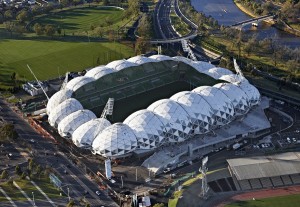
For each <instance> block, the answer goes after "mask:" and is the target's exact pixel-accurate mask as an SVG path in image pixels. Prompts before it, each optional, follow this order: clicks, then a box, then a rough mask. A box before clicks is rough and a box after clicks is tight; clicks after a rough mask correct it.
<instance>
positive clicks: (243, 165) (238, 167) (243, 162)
mask: <svg viewBox="0 0 300 207" xmlns="http://www.w3.org/2000/svg"><path fill="white" fill-rule="evenodd" d="M227 162H228V164H229V167H230V169H231V171H232V173H233V174H234V175H235V176H236V178H237V179H238V180H246V179H255V178H263V177H274V176H280V175H291V174H299V173H300V152H287V153H282V154H277V155H270V156H257V157H246V158H237V159H228V160H227Z"/></svg>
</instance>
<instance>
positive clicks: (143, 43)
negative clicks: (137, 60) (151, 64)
mask: <svg viewBox="0 0 300 207" xmlns="http://www.w3.org/2000/svg"><path fill="white" fill-rule="evenodd" d="M149 48H150V43H149V40H148V39H146V38H144V37H140V38H138V39H137V41H136V43H135V53H136V54H137V55H140V54H145V53H146V52H147V51H148V50H149Z"/></svg>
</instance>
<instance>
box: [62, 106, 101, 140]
mask: <svg viewBox="0 0 300 207" xmlns="http://www.w3.org/2000/svg"><path fill="white" fill-rule="evenodd" d="M96 118H97V117H96V115H95V114H94V113H93V112H91V111H90V110H86V109H84V110H78V111H75V112H73V113H71V114H69V115H68V116H66V117H65V118H64V119H63V120H61V122H60V123H59V124H58V127H57V129H58V133H59V134H60V136H62V137H66V138H70V137H72V134H73V132H74V131H75V130H76V129H77V128H78V127H79V126H80V125H82V124H84V123H86V122H88V121H90V120H92V119H96Z"/></svg>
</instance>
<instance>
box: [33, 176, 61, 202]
mask: <svg viewBox="0 0 300 207" xmlns="http://www.w3.org/2000/svg"><path fill="white" fill-rule="evenodd" d="M30 182H31V183H32V185H34V186H35V187H36V189H38V191H40V193H41V194H42V195H43V196H44V197H45V198H46V199H47V200H48V202H49V203H50V204H51V205H52V206H53V207H56V205H55V203H54V202H53V201H52V200H51V199H50V198H49V197H48V196H47V195H46V193H45V192H44V191H43V190H42V189H41V188H40V187H39V186H38V185H37V184H36V183H35V182H34V181H32V180H31V181H30Z"/></svg>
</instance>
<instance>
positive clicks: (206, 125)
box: [170, 91, 214, 134]
mask: <svg viewBox="0 0 300 207" xmlns="http://www.w3.org/2000/svg"><path fill="white" fill-rule="evenodd" d="M170 99H171V100H173V101H176V102H178V103H179V104H180V105H181V106H182V107H183V108H184V110H185V111H186V112H187V113H188V114H189V116H190V120H191V123H192V126H193V129H194V133H195V134H205V133H207V132H209V131H210V130H211V128H212V127H213V126H214V118H213V117H214V112H213V110H212V108H211V106H210V105H209V103H208V102H207V101H206V100H205V99H204V98H202V96H201V95H199V94H197V93H194V92H190V91H182V92H179V93H176V94H175V95H173V96H171V98H170Z"/></svg>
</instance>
